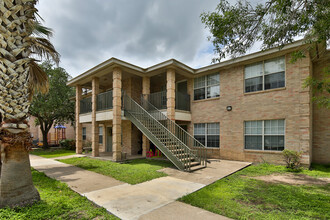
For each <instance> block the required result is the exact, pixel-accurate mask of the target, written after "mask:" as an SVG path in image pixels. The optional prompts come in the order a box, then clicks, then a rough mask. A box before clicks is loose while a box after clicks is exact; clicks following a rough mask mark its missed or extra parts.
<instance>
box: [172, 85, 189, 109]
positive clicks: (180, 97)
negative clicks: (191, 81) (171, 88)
mask: <svg viewBox="0 0 330 220" xmlns="http://www.w3.org/2000/svg"><path fill="white" fill-rule="evenodd" d="M175 109H179V110H184V111H189V110H190V100H189V96H187V80H185V81H181V82H178V83H177V84H176V96H175Z"/></svg>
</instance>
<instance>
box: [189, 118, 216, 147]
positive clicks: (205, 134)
mask: <svg viewBox="0 0 330 220" xmlns="http://www.w3.org/2000/svg"><path fill="white" fill-rule="evenodd" d="M195 124H204V126H205V130H204V137H205V144H204V146H205V147H206V148H208V149H212V148H213V149H220V123H219V122H210V123H194V126H193V136H194V138H195ZM208 124H218V125H219V134H210V135H214V136H215V135H218V136H219V146H218V147H208V146H207V136H208V133H207V132H208V129H207V127H208V126H207V125H208ZM196 135H197V136H202V135H201V134H196Z"/></svg>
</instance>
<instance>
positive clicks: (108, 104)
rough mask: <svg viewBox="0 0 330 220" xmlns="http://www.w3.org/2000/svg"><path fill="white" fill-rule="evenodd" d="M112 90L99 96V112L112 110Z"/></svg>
mask: <svg viewBox="0 0 330 220" xmlns="http://www.w3.org/2000/svg"><path fill="white" fill-rule="evenodd" d="M112 99H113V97H112V90H110V91H108V92H104V93H100V94H98V95H97V111H102V110H107V109H112V108H113V105H112Z"/></svg>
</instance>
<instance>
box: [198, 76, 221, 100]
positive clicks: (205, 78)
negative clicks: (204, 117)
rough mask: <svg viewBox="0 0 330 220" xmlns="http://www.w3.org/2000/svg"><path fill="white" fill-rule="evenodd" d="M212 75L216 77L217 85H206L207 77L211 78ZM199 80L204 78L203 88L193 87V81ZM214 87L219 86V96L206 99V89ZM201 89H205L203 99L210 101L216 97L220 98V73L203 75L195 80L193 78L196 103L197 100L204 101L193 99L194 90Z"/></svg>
mask: <svg viewBox="0 0 330 220" xmlns="http://www.w3.org/2000/svg"><path fill="white" fill-rule="evenodd" d="M212 75H218V77H219V84H214V85H210V86H209V85H207V77H208V76H212ZM199 78H204V86H200V87H197V88H196V87H195V79H199ZM214 86H219V96H216V97H210V98H207V89H208V88H210V87H214ZM202 88H205V90H204V95H205V98H204V99H212V98H217V97H220V73H212V74H208V75H205V76H200V77H197V78H194V86H193V89H194V101H198V100H204V99H197V100H196V99H195V90H197V89H202Z"/></svg>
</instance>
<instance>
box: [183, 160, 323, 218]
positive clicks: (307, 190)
mask: <svg viewBox="0 0 330 220" xmlns="http://www.w3.org/2000/svg"><path fill="white" fill-rule="evenodd" d="M312 169H313V170H302V171H301V172H300V173H299V174H305V175H309V176H312V177H330V170H329V167H326V166H320V165H314V166H313V167H312ZM274 173H279V174H286V173H291V174H292V172H288V170H287V169H286V168H285V167H284V166H275V165H269V164H260V165H252V166H250V167H247V168H246V169H244V170H241V171H239V172H237V173H235V174H233V175H231V176H229V177H227V178H224V179H221V180H219V181H217V182H215V183H214V184H211V185H209V186H207V187H205V188H203V189H201V190H199V191H197V192H195V193H192V194H190V195H187V196H185V197H183V198H181V199H180V200H181V201H183V202H185V203H188V204H191V205H193V206H197V207H200V208H203V209H206V210H209V211H211V212H214V213H218V214H220V215H224V216H227V217H230V218H234V219H330V212H329V210H330V184H327V185H289V184H279V183H269V182H264V181H262V180H256V179H253V178H251V177H255V176H264V175H269V174H274Z"/></svg>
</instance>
